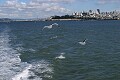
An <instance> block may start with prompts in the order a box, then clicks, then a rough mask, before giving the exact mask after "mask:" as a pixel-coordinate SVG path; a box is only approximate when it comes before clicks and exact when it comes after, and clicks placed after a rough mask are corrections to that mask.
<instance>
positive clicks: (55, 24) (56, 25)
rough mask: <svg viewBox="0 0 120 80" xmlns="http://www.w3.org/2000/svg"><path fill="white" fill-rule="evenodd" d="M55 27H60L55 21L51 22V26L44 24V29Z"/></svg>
mask: <svg viewBox="0 0 120 80" xmlns="http://www.w3.org/2000/svg"><path fill="white" fill-rule="evenodd" d="M53 27H58V24H57V23H53V24H51V25H49V26H44V27H43V29H45V28H48V29H51V28H53ZM43 29H42V30H43Z"/></svg>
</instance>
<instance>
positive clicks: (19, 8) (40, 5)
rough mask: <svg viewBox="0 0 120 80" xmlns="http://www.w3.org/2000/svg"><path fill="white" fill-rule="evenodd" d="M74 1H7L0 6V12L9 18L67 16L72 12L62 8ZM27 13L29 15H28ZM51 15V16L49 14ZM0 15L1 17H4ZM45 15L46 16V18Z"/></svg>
mask: <svg viewBox="0 0 120 80" xmlns="http://www.w3.org/2000/svg"><path fill="white" fill-rule="evenodd" d="M71 1H74V0H29V2H21V1H20V0H6V1H5V3H4V4H2V5H0V10H1V11H2V15H3V14H7V15H8V16H7V17H13V18H14V17H20V18H30V17H31V18H32V17H46V15H48V16H52V15H55V14H61V15H62V14H66V13H69V12H70V10H69V9H67V8H65V7H64V6H61V4H66V3H71ZM26 12H27V13H26ZM48 13H49V14H48ZM2 15H1V14H0V17H2ZM44 15H45V16H44Z"/></svg>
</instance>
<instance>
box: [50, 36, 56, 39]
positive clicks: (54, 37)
mask: <svg viewBox="0 0 120 80" xmlns="http://www.w3.org/2000/svg"><path fill="white" fill-rule="evenodd" d="M56 38H58V36H53V37H51V38H50V39H56Z"/></svg>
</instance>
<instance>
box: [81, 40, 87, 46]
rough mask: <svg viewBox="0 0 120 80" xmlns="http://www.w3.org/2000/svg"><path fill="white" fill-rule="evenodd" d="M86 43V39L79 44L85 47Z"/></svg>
mask: <svg viewBox="0 0 120 80" xmlns="http://www.w3.org/2000/svg"><path fill="white" fill-rule="evenodd" d="M86 41H87V39H85V40H83V41H82V42H79V44H81V45H86Z"/></svg>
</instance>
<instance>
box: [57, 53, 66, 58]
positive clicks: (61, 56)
mask: <svg viewBox="0 0 120 80" xmlns="http://www.w3.org/2000/svg"><path fill="white" fill-rule="evenodd" d="M63 54H65V53H61V55H60V56H58V57H56V58H55V59H65V57H64V56H63Z"/></svg>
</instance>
